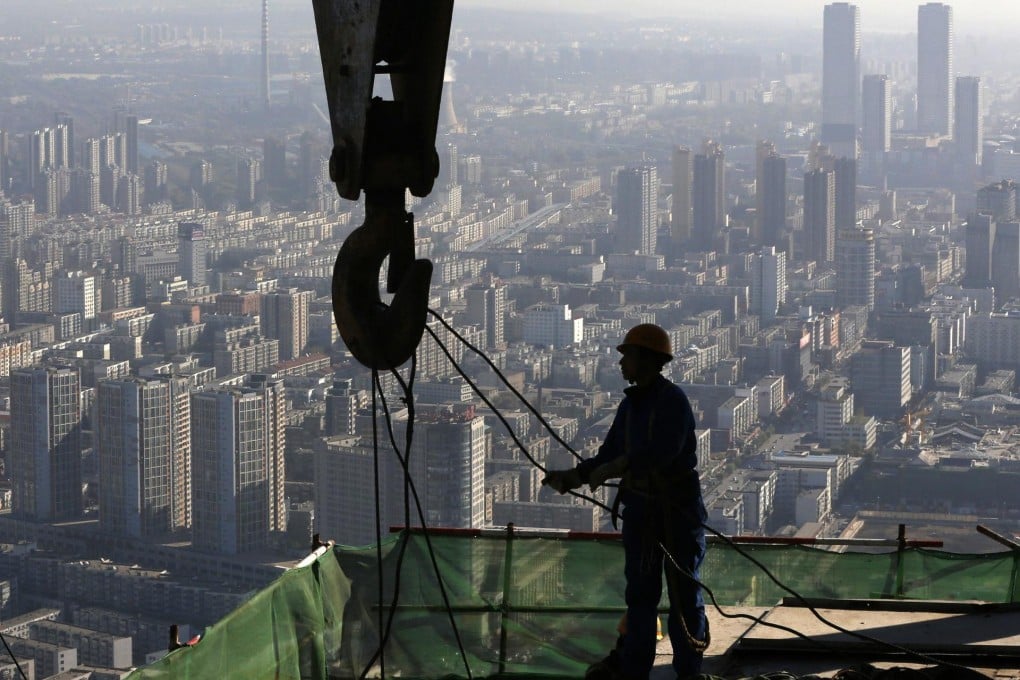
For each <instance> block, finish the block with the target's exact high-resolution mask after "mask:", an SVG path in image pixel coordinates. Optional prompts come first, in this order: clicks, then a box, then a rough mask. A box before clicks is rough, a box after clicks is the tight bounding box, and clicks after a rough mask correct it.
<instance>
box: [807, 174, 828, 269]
mask: <svg viewBox="0 0 1020 680" xmlns="http://www.w3.org/2000/svg"><path fill="white" fill-rule="evenodd" d="M835 234H836V173H834V172H832V171H831V170H821V169H819V170H812V171H810V172H806V173H804V249H803V250H804V259H805V260H814V261H815V262H818V263H819V264H821V263H823V262H832V259H833V257H834V256H835Z"/></svg>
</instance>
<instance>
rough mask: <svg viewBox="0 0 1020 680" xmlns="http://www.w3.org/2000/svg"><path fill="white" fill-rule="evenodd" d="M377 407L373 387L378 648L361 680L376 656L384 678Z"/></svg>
mask: <svg viewBox="0 0 1020 680" xmlns="http://www.w3.org/2000/svg"><path fill="white" fill-rule="evenodd" d="M378 380H379V371H378V370H377V369H375V368H373V369H372V381H373V382H375V381H378ZM377 415H378V414H377V407H376V402H375V389H373V390H372V472H373V475H374V477H375V561H376V578H377V579H379V622H378V626H379V635H380V637H379V648H378V650H376V654H375V655H373V657H372V659H371V660H370V661H369V662H368V663H367V664H366V665H365V670H363V671H362V672H361V676H360V678H361V680H365V678H366V677H368V671H369V669H370V668H371V667H372V664H373V663H375V660H376V658H378V659H379V675H380V677H381V678H383V679H385V678H386V655H385V654H384V653H383V647H384V646H385V644H386V640H385V639H384V638H383V637H382V632H383V560H382V530H381V528H380V527H379V518H380V517H382V513H381V511H380V507H379V505H380V502H379V495H380V494H379V430H378V427H377V425H376V417H377Z"/></svg>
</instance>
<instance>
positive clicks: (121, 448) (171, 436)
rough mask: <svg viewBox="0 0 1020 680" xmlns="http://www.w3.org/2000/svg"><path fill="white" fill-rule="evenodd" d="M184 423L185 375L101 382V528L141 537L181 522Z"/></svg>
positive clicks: (187, 481) (187, 435) (187, 443)
mask: <svg viewBox="0 0 1020 680" xmlns="http://www.w3.org/2000/svg"><path fill="white" fill-rule="evenodd" d="M182 396H183V398H182ZM190 420H191V402H190V400H189V398H188V381H187V380H186V379H184V378H171V377H165V378H158V379H154V380H145V379H142V378H124V379H121V380H104V381H101V382H100V383H99V386H98V389H97V394H96V422H95V428H96V450H97V453H98V456H99V482H100V484H99V490H100V495H99V523H100V526H101V527H102V528H103V530H104V531H109V532H112V533H116V534H123V535H128V536H134V537H138V538H141V537H146V536H158V535H161V534H166V533H168V532H171V531H173V530H174V529H179V528H185V527H186V526H187V524H186V522H187V518H189V517H190V514H191V513H190V508H189V507H188V506H189V505H190V503H191V493H190V487H191V478H190V477H191V475H190V464H191V432H190V427H188V426H189V425H190Z"/></svg>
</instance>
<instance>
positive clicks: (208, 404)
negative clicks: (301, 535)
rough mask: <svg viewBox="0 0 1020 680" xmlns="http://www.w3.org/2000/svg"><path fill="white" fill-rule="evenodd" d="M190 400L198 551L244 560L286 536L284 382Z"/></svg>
mask: <svg viewBox="0 0 1020 680" xmlns="http://www.w3.org/2000/svg"><path fill="white" fill-rule="evenodd" d="M264 378H265V376H251V378H250V379H249V381H248V383H247V384H246V385H245V386H243V387H231V388H219V389H212V390H206V391H204V392H194V393H192V395H191V461H192V462H191V465H192V477H191V483H192V486H191V492H192V504H191V507H192V521H191V528H192V546H193V547H194V548H196V549H197V550H203V551H207V552H216V553H225V554H230V555H233V554H238V553H244V552H248V551H251V550H257V549H259V548H262V547H265V546H266V545H267V544H268V541H269V537H270V533H271V532H280V531H284V530H286V528H287V526H286V505H285V503H284V484H285V481H286V475H285V468H284V448H285V435H284V431H285V425H286V418H285V411H286V401H285V400H284V392H283V383H281V382H270V381H268V380H265V379H264Z"/></svg>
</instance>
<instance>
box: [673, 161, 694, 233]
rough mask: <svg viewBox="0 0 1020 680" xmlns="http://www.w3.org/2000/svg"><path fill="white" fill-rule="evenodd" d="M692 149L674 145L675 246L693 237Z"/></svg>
mask: <svg viewBox="0 0 1020 680" xmlns="http://www.w3.org/2000/svg"><path fill="white" fill-rule="evenodd" d="M691 172H692V165H691V150H690V149H688V148H687V147H686V146H675V147H673V221H672V223H671V224H670V228H669V235H670V240H672V242H673V244H674V246H677V245H679V244H681V243H682V244H684V246H685V247H686V245H687V241H689V240H690V238H691Z"/></svg>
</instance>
